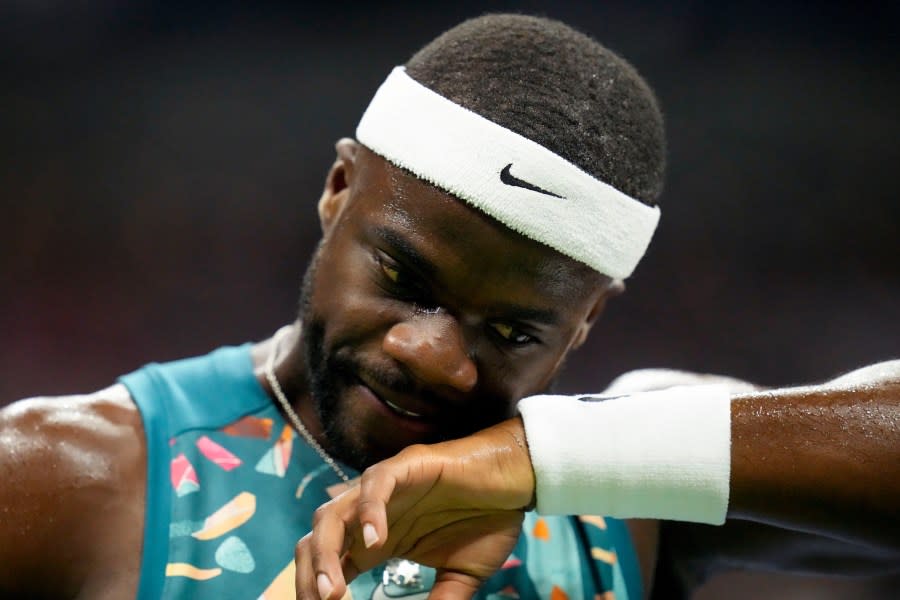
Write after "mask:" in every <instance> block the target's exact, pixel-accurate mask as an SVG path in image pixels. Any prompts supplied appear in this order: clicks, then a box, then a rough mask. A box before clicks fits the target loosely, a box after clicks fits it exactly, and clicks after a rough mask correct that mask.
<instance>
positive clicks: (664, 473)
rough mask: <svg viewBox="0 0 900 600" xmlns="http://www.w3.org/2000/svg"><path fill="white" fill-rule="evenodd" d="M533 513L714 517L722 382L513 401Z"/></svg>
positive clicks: (726, 473) (721, 444) (723, 504)
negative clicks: (528, 467)
mask: <svg viewBox="0 0 900 600" xmlns="http://www.w3.org/2000/svg"><path fill="white" fill-rule="evenodd" d="M518 408H519V412H520V413H521V415H522V419H523V421H524V423H525V434H526V436H527V438H528V447H529V452H530V454H531V459H532V463H533V465H534V472H535V479H536V485H537V490H536V495H537V510H538V512H541V513H544V514H599V515H607V516H612V517H619V518H656V519H672V520H678V521H693V522H698V523H710V524H716V525H719V524H722V523H724V522H725V515H726V513H727V510H728V493H729V478H730V474H731V402H730V396H729V394H728V391H727V388H726V387H725V386H722V385H700V386H679V387H674V388H669V389H666V390H661V391H655V392H642V393H638V394H632V395H627V396H619V397H614V398H604V397H603V396H551V395H542V396H531V397H529V398H525V399H523V400H521V401H520V402H519V406H518Z"/></svg>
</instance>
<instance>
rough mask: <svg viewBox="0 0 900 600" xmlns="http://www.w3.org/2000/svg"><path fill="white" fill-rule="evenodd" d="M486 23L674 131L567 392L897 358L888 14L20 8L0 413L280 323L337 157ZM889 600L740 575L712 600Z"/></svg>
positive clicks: (843, 10)
mask: <svg viewBox="0 0 900 600" xmlns="http://www.w3.org/2000/svg"><path fill="white" fill-rule="evenodd" d="M488 10H490V11H500V10H516V11H521V12H528V13H532V14H543V15H547V16H551V17H556V18H559V19H561V20H563V21H566V22H568V23H570V24H572V25H574V26H576V27H577V28H579V29H581V30H583V31H585V32H586V33H589V34H591V35H593V36H594V37H596V38H597V39H598V40H600V41H601V42H603V43H604V44H606V45H607V46H609V47H610V48H612V49H614V50H616V51H617V52H619V53H620V54H622V55H623V56H625V57H626V58H628V59H629V60H630V61H631V62H632V63H633V64H634V65H635V66H636V67H637V68H638V70H639V71H640V72H641V73H642V74H643V75H644V76H645V77H646V78H647V79H648V80H649V81H650V82H651V84H652V85H653V86H654V88H655V90H656V92H657V95H658V96H659V99H660V101H661V103H662V106H663V108H664V111H665V113H666V118H667V123H668V133H669V147H670V152H669V164H670V167H669V175H668V184H667V188H666V192H665V194H664V197H663V199H662V205H663V218H662V221H661V226H660V229H659V231H658V233H657V237H656V239H655V241H654V244H653V245H652V247H651V250H650V252H649V254H648V256H647V258H646V259H645V261H644V263H643V264H642V265H641V267H640V268H639V269H638V271H637V273H636V275H635V277H633V278H632V279H631V280H629V284H628V287H629V290H628V293H627V294H626V295H625V296H624V297H622V298H621V299H618V300H616V301H615V302H614V303H613V304H612V305H611V306H610V307H609V309H608V311H607V316H606V318H604V319H603V320H602V321H601V323H600V324H599V325H598V326H597V327H596V328H595V333H594V336H593V338H592V340H591V341H590V342H589V344H587V346H586V347H585V348H584V349H583V350H582V351H580V352H579V353H578V354H577V355H576V356H575V357H574V358H573V359H572V360H571V361H570V364H569V366H568V369H567V372H566V375H565V377H564V381H563V383H562V388H563V389H564V390H566V391H576V390H577V391H594V390H598V389H600V388H602V387H603V386H604V385H605V384H606V383H607V382H608V381H609V380H610V379H611V378H612V377H614V376H615V375H616V374H617V373H621V372H622V371H625V370H628V369H633V368H638V367H647V366H665V367H674V368H683V369H691V370H700V371H708V372H720V373H728V374H731V375H734V376H737V377H741V378H746V379H749V380H751V381H754V382H757V383H762V384H770V385H784V384H791V383H800V382H808V381H814V380H821V379H824V378H827V377H830V376H833V375H835V374H837V373H839V372H841V371H844V370H847V369H850V368H853V367H856V366H860V365H862V364H865V363H867V362H871V361H876V360H881V359H886V358H895V357H898V356H900V243H898V237H897V234H898V221H900V204H898V202H897V191H896V189H897V171H898V169H900V144H898V143H897V140H898V138H900V118H898V115H897V113H898V101H900V68H898V67H900V42H898V40H897V34H896V28H897V24H898V17H900V5H898V3H896V2H870V3H845V2H841V3H836V2H834V3H832V2H824V3H818V4H815V5H812V4H810V3H807V2H782V3H778V5H777V6H759V5H757V3H751V2H747V3H740V2H738V3H728V2H699V1H695V2H683V3H668V2H645V3H635V2H625V1H616V2H604V3H578V2H565V1H557V2H493V3H479V2H468V1H459V2H455V3H453V5H452V6H450V5H447V6H443V5H427V4H426V3H424V2H398V3H389V4H388V3H386V4H378V3H374V2H365V3H363V2H352V1H345V2H340V3H338V2H334V3H329V4H327V5H325V4H318V5H308V4H306V3H302V2H271V1H269V2H267V1H257V2H252V1H250V0H247V1H237V0H234V1H230V2H211V1H194V2H190V1H185V0H182V1H178V2H175V1H165V2H150V1H149V0H93V1H82V2H69V1H64V0H43V1H41V2H31V1H29V0H11V1H7V2H4V3H2V5H0V131H2V136H0V190H2V191H0V203H2V215H3V217H2V219H0V273H2V280H0V332H2V344H0V361H2V365H3V369H2V377H0V405H2V404H4V403H6V402H9V401H11V400H13V399H15V398H19V397H23V396H29V395H38V394H60V393H66V392H73V391H89V390H94V389H97V388H99V387H101V386H105V385H107V384H108V383H110V382H111V381H112V380H113V379H114V378H115V376H116V375H118V374H121V373H123V372H126V371H129V370H132V369H134V368H136V367H138V366H139V365H141V364H143V363H145V362H148V361H150V360H156V361H160V360H168V359H174V358H178V357H183V356H188V355H193V354H198V353H203V352H205V351H207V350H209V349H211V348H212V347H215V346H217V345H221V344H225V343H239V342H243V341H247V340H255V339H261V338H264V337H266V336H268V335H269V334H270V333H271V332H272V331H274V329H275V328H277V327H278V326H279V325H280V324H282V323H285V322H287V321H289V320H290V319H292V318H293V316H294V315H295V312H296V300H297V295H298V290H299V282H300V276H301V274H302V272H303V269H304V268H305V264H306V260H307V258H308V256H309V254H310V252H311V250H312V248H313V245H314V243H315V241H316V239H317V236H318V222H317V217H316V212H315V202H316V200H317V199H318V195H319V193H320V190H321V186H322V183H323V177H324V175H325V172H326V170H327V168H328V167H329V165H330V164H331V162H332V160H333V158H334V152H333V143H334V141H335V140H337V139H338V138H339V137H341V136H344V135H352V134H353V131H354V128H355V125H356V122H357V119H358V118H359V116H360V114H361V112H362V110H363V108H364V107H365V106H366V104H367V102H368V100H369V98H370V96H371V94H372V93H373V91H374V90H375V88H376V87H377V86H378V84H379V83H380V82H381V81H382V79H383V78H384V77H385V76H386V74H387V73H388V71H389V69H390V68H391V67H392V66H393V65H396V64H401V63H403V62H405V60H406V59H407V58H408V56H409V55H410V54H411V53H412V52H413V51H415V49H417V48H418V47H419V46H421V45H422V44H424V43H426V42H427V41H429V40H430V39H432V38H433V37H434V36H436V35H437V34H438V33H440V32H441V31H443V30H445V29H447V28H448V27H450V26H452V25H454V24H456V23H457V22H459V21H460V20H462V19H464V18H466V17H469V16H475V15H478V14H481V13H483V12H486V11H488ZM895 583H896V582H895ZM716 586H718V587H716ZM892 589H894V587H893V586H892V585H891V582H889V581H883V580H882V581H870V582H858V581H846V580H827V581H825V582H824V583H822V582H821V581H817V583H816V585H811V584H809V583H808V580H802V579H799V580H798V579H794V578H790V579H788V578H783V577H779V578H766V579H762V578H759V577H757V576H752V577H749V578H746V579H734V578H731V579H728V578H725V579H721V580H719V581H715V582H713V584H711V586H710V588H708V589H707V591H706V596H704V597H733V598H737V597H741V598H744V597H746V598H750V597H754V598H761V597H767V598H807V597H808V598H813V597H815V598H859V597H871V598H880V597H895V596H894V595H892V594H891V593H889V592H890V590H892Z"/></svg>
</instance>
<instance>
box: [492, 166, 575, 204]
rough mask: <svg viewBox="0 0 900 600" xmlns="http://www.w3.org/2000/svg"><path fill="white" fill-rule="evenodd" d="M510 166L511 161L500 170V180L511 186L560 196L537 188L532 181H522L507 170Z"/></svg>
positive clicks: (556, 196)
mask: <svg viewBox="0 0 900 600" xmlns="http://www.w3.org/2000/svg"><path fill="white" fill-rule="evenodd" d="M511 167H512V163H509V164H508V165H506V166H505V167H503V170H502V171H500V181H502V182H503V183H505V184H506V185H511V186H513V187H520V188H525V189H526V190H531V191H532V192H538V193H539V194H546V195H547V196H553V197H554V198H562V196H560V195H559V194H554V193H553V192H548V191H547V190H545V189H542V188H539V187H538V186H536V185H534V184H533V183H528V182H527V181H523V180H521V179H519V178H518V177H516V176H515V175H513V174H512V173H510V172H509V169H510V168H511Z"/></svg>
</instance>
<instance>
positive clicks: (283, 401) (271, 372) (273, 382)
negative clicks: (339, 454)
mask: <svg viewBox="0 0 900 600" xmlns="http://www.w3.org/2000/svg"><path fill="white" fill-rule="evenodd" d="M288 331H290V328H289V327H282V328H281V329H279V330H278V331H277V332H276V333H275V336H274V337H273V338H272V351H271V352H269V357H268V358H267V359H266V366H265V373H266V379H267V380H268V382H269V387H271V388H272V393H273V394H275V399H276V400H278V403H279V404H280V405H281V408H283V409H284V412H285V414H287V416H288V419H290V421H291V424H292V425H293V426H294V429H296V430H297V431H298V432H299V433H300V435H302V436H303V439H304V440H306V443H307V444H309V445H310V447H312V449H313V450H315V451H316V453H317V454H318V455H319V456H320V457H321V458H322V460H323V461H325V464H326V465H328V466H329V467H331V468H332V470H334V472H335V473H337V476H338V477H340V478H341V480H342V481H343V482H344V483H349V481H350V477H349V476H348V475H347V474H346V473H344V470H343V469H342V468H341V466H340V465H339V464H337V461H335V460H334V459H333V458H331V456H330V455H329V454H328V453H327V452H325V449H324V448H322V446H320V445H319V442H317V441H316V438H314V437H313V435H312V434H311V433H310V432H309V430H308V429H306V426H305V425H303V421H301V420H300V415H298V414H297V413H296V412H294V409H293V408H291V403H290V402H288V399H287V396H285V395H284V392H283V391H282V390H281V384H280V383H278V379H277V378H276V377H275V358H276V357H277V355H278V346H279V344H280V343H281V340H282V338H283V337H284V336H285V335H286V334H287V332H288Z"/></svg>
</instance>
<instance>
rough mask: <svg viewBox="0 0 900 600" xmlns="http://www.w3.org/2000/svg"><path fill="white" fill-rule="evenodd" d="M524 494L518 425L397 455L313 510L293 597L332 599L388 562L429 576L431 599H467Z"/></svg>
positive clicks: (527, 478)
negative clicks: (406, 563)
mask: <svg viewBox="0 0 900 600" xmlns="http://www.w3.org/2000/svg"><path fill="white" fill-rule="evenodd" d="M533 497H534V472H533V471H532V468H531V461H530V459H529V456H528V449H527V447H526V445H525V432H524V428H523V426H522V420H521V419H520V418H515V419H511V420H509V421H506V422H503V423H500V424H499V425H495V426H494V427H491V428H489V429H486V430H484V431H480V432H478V433H476V434H474V435H471V436H469V437H466V438H462V439H459V440H453V441H450V442H443V443H440V444H435V445H431V446H423V445H417V446H411V447H409V448H406V449H405V450H403V451H402V452H400V453H399V454H397V455H396V456H394V457H393V458H390V459H388V460H385V461H383V462H380V463H378V464H376V465H374V466H372V467H370V468H368V469H366V471H365V472H364V473H363V474H362V478H361V480H360V485H359V486H357V487H354V488H352V489H350V490H348V491H346V492H344V493H343V494H341V495H340V496H338V497H336V498H334V499H333V500H331V501H330V502H327V503H326V504H323V505H322V506H321V507H319V509H318V510H316V513H315V516H314V519H313V530H312V531H311V532H310V533H309V534H308V535H306V536H305V537H304V538H303V539H302V540H300V542H299V543H298V544H297V550H296V564H297V580H296V589H297V598H298V599H300V598H322V599H323V600H336V599H338V598H341V597H342V596H343V595H344V593H345V592H346V589H347V587H346V586H347V582H349V581H351V580H353V578H355V577H356V576H357V575H359V574H360V573H362V572H364V571H367V570H369V569H371V568H373V567H375V566H376V565H379V564H381V563H382V562H384V561H385V560H387V559H388V558H391V557H403V558H408V559H410V560H413V561H416V562H418V563H420V564H423V565H427V566H430V567H434V568H435V569H437V578H436V581H435V584H434V587H433V589H432V592H431V594H430V596H429V597H430V598H432V599H442V598H454V599H457V598H463V599H468V598H471V597H472V596H473V595H474V593H475V592H476V591H477V590H478V587H479V586H480V585H481V583H482V582H484V580H486V579H487V578H488V577H490V576H491V575H492V574H493V573H494V572H495V571H496V570H497V569H499V568H500V566H501V565H502V564H503V562H504V561H505V560H506V559H507V557H508V556H509V554H510V552H511V551H512V549H513V547H514V546H515V544H516V541H517V540H518V537H519V532H520V529H521V525H522V518H523V516H524V511H525V510H526V508H527V507H528V506H530V505H531V504H532V499H533Z"/></svg>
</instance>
